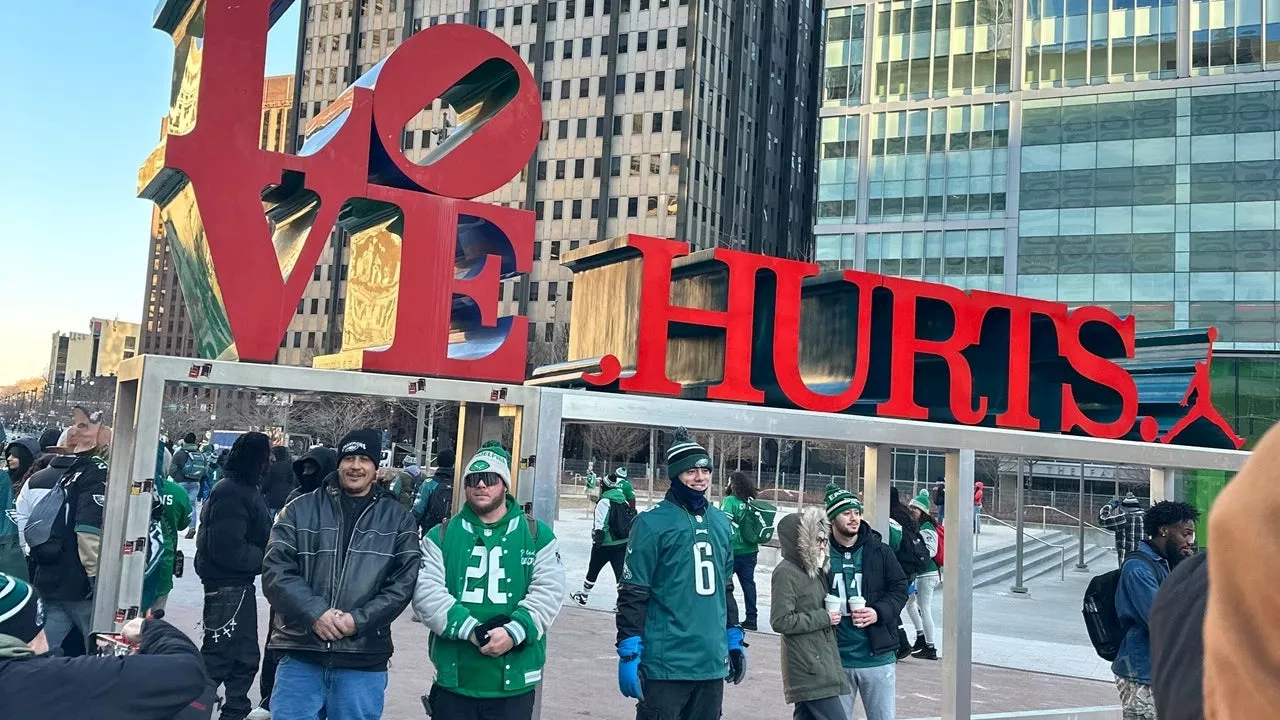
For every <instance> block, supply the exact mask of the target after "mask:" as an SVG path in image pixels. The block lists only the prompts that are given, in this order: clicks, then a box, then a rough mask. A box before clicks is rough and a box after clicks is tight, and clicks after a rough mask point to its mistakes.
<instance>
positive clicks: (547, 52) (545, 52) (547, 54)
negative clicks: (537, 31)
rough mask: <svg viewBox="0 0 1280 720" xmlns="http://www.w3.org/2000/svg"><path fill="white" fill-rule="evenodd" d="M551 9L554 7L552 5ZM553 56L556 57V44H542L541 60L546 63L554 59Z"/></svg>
mask: <svg viewBox="0 0 1280 720" xmlns="http://www.w3.org/2000/svg"><path fill="white" fill-rule="evenodd" d="M551 7H555V6H554V5H552V6H551ZM555 56H556V44H555V43H554V42H549V43H543V44H542V59H543V60H546V61H550V60H553V59H555Z"/></svg>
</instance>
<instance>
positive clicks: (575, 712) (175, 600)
mask: <svg viewBox="0 0 1280 720" xmlns="http://www.w3.org/2000/svg"><path fill="white" fill-rule="evenodd" d="M566 539H568V538H566ZM180 545H181V547H182V549H183V551H184V552H186V553H194V552H195V547H194V541H191V540H186V539H183V540H181V541H180ZM562 556H565V560H566V562H567V563H570V562H577V561H576V559H575V558H573V557H572V554H570V555H569V556H566V555H565V553H564V552H563V551H562ZM578 564H579V565H582V566H585V564H586V560H585V558H583V559H581V561H580V562H578ZM188 567H190V564H188ZM569 572H570V582H571V583H573V582H577V583H580V582H581V574H580V573H581V570H579V571H578V573H579V574H578V575H576V576H575V575H574V571H573V570H570V571H569ZM605 572H606V573H608V571H607V570H606V571H605ZM606 578H607V575H606V576H605V577H604V578H602V580H605V582H606V583H608V580H607V579H606ZM175 582H176V584H175V586H174V589H173V592H172V594H171V595H170V598H169V614H168V619H169V621H170V622H172V623H173V624H174V625H175V626H177V627H179V628H181V629H182V630H184V631H186V632H187V633H188V634H189V635H191V636H192V637H193V638H195V639H196V642H197V643H199V642H200V640H199V637H200V629H199V627H198V624H199V620H200V604H201V602H202V601H203V593H202V589H201V587H200V584H199V580H198V579H197V578H196V577H195V576H194V574H190V575H187V576H186V577H183V578H180V579H177V580H176V581H175ZM603 587H604V586H603V585H602V586H601V588H603ZM611 591H612V589H611ZM599 599H601V600H603V599H604V596H603V594H601V596H600V598H599ZM592 600H593V603H592V604H593V605H594V604H596V603H595V601H596V600H597V598H596V597H595V596H593V597H592ZM611 602H612V601H610V603H611ZM610 606H611V605H610ZM258 616H259V628H260V630H259V632H260V636H261V638H262V640H263V641H264V642H265V639H266V623H267V603H266V602H265V601H264V600H262V599H261V597H259V601H258ZM614 627H615V626H614V618H613V615H612V613H608V612H596V611H591V610H582V609H580V608H577V607H573V606H567V607H565V608H564V610H563V612H562V613H561V614H560V617H559V618H558V619H557V621H556V624H555V626H554V627H553V629H552V631H551V633H550V635H549V640H548V650H547V656H548V660H547V668H546V674H545V676H546V681H545V682H544V684H543V710H542V718H543V719H544V720H571V719H573V718H590V719H591V720H631V719H632V718H634V717H635V703H634V701H632V700H628V699H627V698H624V697H622V696H621V695H620V694H619V693H618V689H617V655H616V654H615V652H614V648H613V643H614V632H615V630H614ZM392 635H393V637H394V639H395V646H396V652H395V655H394V657H393V658H392V661H391V667H390V671H389V679H388V686H387V699H386V708H385V711H384V713H383V717H386V718H397V720H407V719H411V718H422V717H424V715H423V713H422V705H421V702H420V701H419V697H420V696H421V695H423V694H425V693H426V692H427V690H428V688H429V684H430V681H431V678H432V676H433V674H434V673H433V671H432V668H431V662H430V660H429V659H428V657H427V631H426V629H425V628H423V627H422V626H421V625H419V624H418V623H416V622H414V621H413V620H412V617H411V615H410V613H408V612H406V613H405V614H404V615H403V616H401V617H400V619H399V620H397V621H396V623H395V625H394V626H393V629H392ZM748 642H749V643H750V647H749V649H748V651H747V652H748V674H747V681H746V682H745V683H743V684H742V685H737V686H727V687H726V688H725V703H724V716H725V717H726V718H733V719H734V720H782V719H784V718H789V717H791V707H790V706H788V705H786V704H785V703H784V702H783V697H782V676H781V672H780V669H779V657H780V648H779V638H778V636H776V635H772V634H762V633H751V634H750V635H749V637H748ZM897 669H898V684H897V687H898V708H897V716H898V717H900V718H918V717H936V716H938V715H939V714H940V713H941V699H940V698H941V693H942V666H941V664H940V663H936V662H925V661H919V660H908V661H905V662H903V663H900V664H899V665H898V666H897ZM257 691H258V686H257V679H256V678H255V681H254V686H253V693H252V694H251V697H252V698H253V699H254V700H255V702H256V699H257ZM973 693H974V699H973V711H974V713H975V714H976V713H995V712H1009V711H1015V710H1047V709H1053V708H1066V707H1086V706H1098V705H1113V704H1115V690H1114V688H1113V687H1112V686H1111V685H1110V684H1109V683H1099V682H1091V681H1085V680H1076V679H1070V678H1063V677H1055V676H1052V675H1045V674H1040V673H1032V672H1024V671H1017V670H1008V669H1003V668H996V667H986V666H974V668H973Z"/></svg>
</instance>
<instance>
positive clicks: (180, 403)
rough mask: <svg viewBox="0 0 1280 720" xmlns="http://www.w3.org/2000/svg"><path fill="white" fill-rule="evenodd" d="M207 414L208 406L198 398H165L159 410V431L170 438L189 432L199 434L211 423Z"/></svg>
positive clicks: (176, 437) (173, 438)
mask: <svg viewBox="0 0 1280 720" xmlns="http://www.w3.org/2000/svg"><path fill="white" fill-rule="evenodd" d="M209 414H210V413H209V406H208V405H207V404H204V403H201V402H199V399H198V398H181V399H179V398H176V397H169V398H166V402H165V404H164V407H163V409H161V411H160V432H162V433H164V434H165V435H167V436H168V437H169V439H170V440H175V439H178V438H181V437H182V436H183V435H185V434H187V433H189V432H190V433H195V434H196V435H197V436H199V435H201V434H202V433H203V432H204V431H205V430H208V429H210V426H211V425H212V422H211V421H210V420H209Z"/></svg>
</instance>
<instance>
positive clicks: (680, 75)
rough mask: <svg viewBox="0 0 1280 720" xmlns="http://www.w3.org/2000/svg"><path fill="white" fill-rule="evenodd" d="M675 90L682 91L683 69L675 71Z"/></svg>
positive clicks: (544, 92)
mask: <svg viewBox="0 0 1280 720" xmlns="http://www.w3.org/2000/svg"><path fill="white" fill-rule="evenodd" d="M675 88H676V89H677V90H683V89H684V69H683V68H682V69H680V70H676V80H675ZM543 94H544V95H545V94H546V91H545V90H543Z"/></svg>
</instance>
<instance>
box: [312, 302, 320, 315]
mask: <svg viewBox="0 0 1280 720" xmlns="http://www.w3.org/2000/svg"><path fill="white" fill-rule="evenodd" d="M311 314H312V315H319V314H320V300H318V299H316V298H312V299H311Z"/></svg>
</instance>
